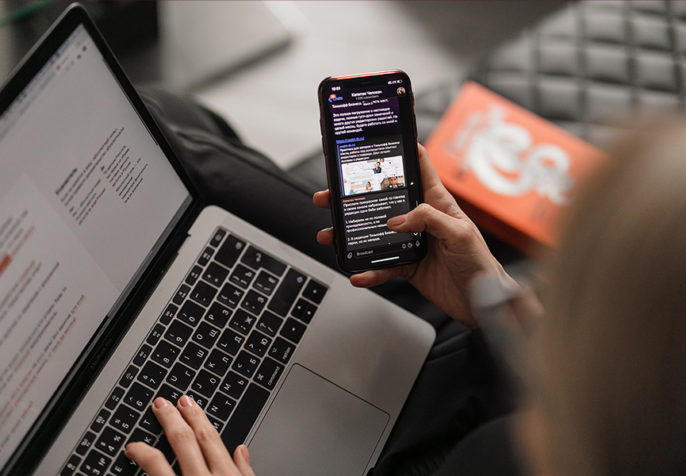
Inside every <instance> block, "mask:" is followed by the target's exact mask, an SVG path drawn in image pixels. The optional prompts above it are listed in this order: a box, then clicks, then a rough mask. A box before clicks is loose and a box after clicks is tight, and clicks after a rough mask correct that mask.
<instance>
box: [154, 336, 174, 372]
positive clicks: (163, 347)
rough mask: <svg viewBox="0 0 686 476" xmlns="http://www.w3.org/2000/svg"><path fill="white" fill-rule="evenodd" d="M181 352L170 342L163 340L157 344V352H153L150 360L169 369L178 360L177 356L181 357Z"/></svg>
mask: <svg viewBox="0 0 686 476" xmlns="http://www.w3.org/2000/svg"><path fill="white" fill-rule="evenodd" d="M179 352H180V350H179V348H178V347H176V346H173V345H171V344H170V343H169V342H167V341H164V340H163V341H160V343H159V344H157V347H155V350H153V351H152V355H151V356H150V358H151V359H152V360H154V361H155V362H157V363H158V364H160V365H163V366H165V367H167V368H169V367H171V364H172V363H173V362H174V360H175V359H176V356H177V355H179Z"/></svg>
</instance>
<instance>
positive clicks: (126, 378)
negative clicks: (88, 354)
mask: <svg viewBox="0 0 686 476" xmlns="http://www.w3.org/2000/svg"><path fill="white" fill-rule="evenodd" d="M326 291H327V288H326V287H325V286H324V285H322V284H321V283H319V282H317V281H315V280H314V279H311V278H309V277H308V276H306V275H305V274H304V273H301V272H300V271H298V270H296V269H295V268H292V267H289V266H288V265H286V264H285V263H282V262H281V261H279V260H277V259H275V258H273V257H272V256H270V255H268V254H266V253H264V252H263V251H261V250H259V249H258V248H255V247H253V246H252V245H250V244H248V243H247V242H246V241H245V240H242V239H241V238H238V237H237V236H235V235H233V234H230V233H228V232H227V231H226V230H225V229H223V228H218V229H217V230H216V231H215V233H214V234H213V235H212V237H211V239H210V240H209V241H208V243H207V245H206V247H205V249H204V250H203V252H202V253H201V254H200V257H199V258H198V259H197V260H196V263H195V264H194V265H193V266H192V268H191V270H190V272H189V273H188V274H187V276H186V278H185V280H184V282H183V284H181V285H180V286H179V288H178V289H177V291H176V293H175V295H174V296H173V297H172V299H171V301H170V302H169V303H168V305H167V307H166V309H165V310H164V312H163V313H162V314H161V315H160V317H159V319H158V321H157V322H156V323H155V325H154V326H153V328H152V330H151V331H150V333H149V334H148V336H147V337H146V339H145V340H144V342H143V343H142V344H141V346H140V347H139V349H138V351H137V352H136V354H135V356H134V357H133V359H132V360H131V362H129V365H128V366H127V368H126V370H125V371H124V373H123V374H122V375H121V377H120V378H119V381H118V384H117V385H115V386H114V388H113V389H112V390H111V392H110V394H109V397H108V398H107V399H106V400H105V401H104V402H103V404H102V406H101V408H100V410H99V411H98V412H97V413H96V416H95V418H94V419H93V420H92V421H91V423H90V425H89V427H88V429H87V430H86V431H85V432H84V434H83V436H82V437H81V439H80V441H79V443H78V444H77V445H76V447H75V448H74V450H73V454H72V455H71V457H70V458H69V459H68V461H67V462H66V464H65V465H64V467H63V468H62V471H61V473H60V474H62V475H72V474H85V475H92V476H103V475H117V476H119V475H134V474H137V473H139V472H140V469H139V468H138V467H137V466H136V465H135V464H134V463H133V462H131V461H130V460H129V459H128V458H126V457H125V456H124V452H123V451H124V446H125V445H126V444H127V443H128V442H130V441H145V442H146V443H148V444H150V445H153V446H155V447H157V448H158V449H160V450H161V451H162V453H163V454H164V455H165V456H166V458H167V460H168V461H169V462H170V464H172V467H173V468H174V469H175V471H176V472H177V473H179V472H180V471H179V469H178V465H177V464H176V462H175V458H174V453H173V451H172V449H171V446H170V445H169V442H168V441H167V439H166V437H165V436H164V434H163V432H162V427H161V426H160V425H159V423H158V422H157V419H156V418H155V416H154V414H153V413H152V410H151V408H150V406H151V403H152V401H153V400H154V399H155V398H156V397H158V396H162V397H164V398H166V399H167V400H169V401H171V402H173V403H176V401H177V400H178V399H179V398H180V397H181V396H182V395H184V394H186V395H189V396H191V397H192V398H193V399H194V400H195V402H196V403H197V404H198V405H200V406H201V407H202V408H204V409H205V411H206V413H207V416H208V418H209V419H210V421H211V422H212V424H213V425H214V426H215V427H216V428H217V430H218V431H219V433H220V435H221V437H222V440H223V441H224V443H225V445H226V446H227V448H228V449H229V450H230V451H231V452H232V453H233V449H234V448H235V447H236V446H238V445H239V444H241V443H242V442H243V441H244V440H245V437H246V436H247V434H248V432H249V431H250V428H252V426H253V424H254V422H255V420H256V419H257V416H258V415H259V413H260V411H261V410H262V408H263V407H264V404H265V403H266V402H267V400H268V398H269V395H270V393H271V391H272V390H273V389H274V387H275V385H276V383H277V382H278V380H279V377H281V375H282V374H283V371H284V368H285V366H286V364H287V363H288V361H289V360H290V358H291V356H292V355H293V352H294V351H295V349H296V347H297V345H298V343H299V342H300V340H301V338H302V336H303V334H304V333H305V331H306V330H307V325H308V324H309V323H310V322H311V320H312V318H313V317H314V315H315V313H316V311H317V307H318V305H319V304H320V303H321V301H322V298H323V297H324V294H325V293H326Z"/></svg>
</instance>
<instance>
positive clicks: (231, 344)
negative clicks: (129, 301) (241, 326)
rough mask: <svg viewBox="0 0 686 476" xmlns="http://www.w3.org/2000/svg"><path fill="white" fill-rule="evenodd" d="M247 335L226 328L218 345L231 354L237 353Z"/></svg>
mask: <svg viewBox="0 0 686 476" xmlns="http://www.w3.org/2000/svg"><path fill="white" fill-rule="evenodd" d="M244 340H245V337H243V336H242V335H240V334H238V333H236V332H234V331H232V330H231V329H225V330H224V332H223V333H222V336H221V337H220V338H219V340H218V341H217V347H219V348H220V349H222V350H224V351H226V352H228V353H229V354H231V355H236V352H238V349H240V348H241V344H243V341H244Z"/></svg>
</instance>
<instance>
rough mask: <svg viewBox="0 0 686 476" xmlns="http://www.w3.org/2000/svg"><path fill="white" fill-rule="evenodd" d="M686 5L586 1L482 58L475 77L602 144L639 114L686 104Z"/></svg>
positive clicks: (579, 135)
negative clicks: (620, 120)
mask: <svg viewBox="0 0 686 476" xmlns="http://www.w3.org/2000/svg"><path fill="white" fill-rule="evenodd" d="M685 54H686V3H684V2H678V1H676V2H671V1H645V2H629V1H584V2H577V3H570V4H569V5H567V6H566V7H565V8H563V9H562V10H560V11H558V12H556V13H554V14H552V15H550V16H549V17H547V18H545V19H544V20H543V21H541V22H540V23H538V24H537V25H534V26H533V27H531V28H529V29H527V30H526V31H524V32H523V33H522V34H521V35H520V36H519V37H517V38H516V39H514V40H512V41H510V42H508V43H506V44H504V45H502V46H500V47H499V48H497V49H496V50H494V51H493V52H492V53H491V54H490V55H488V56H487V57H485V58H483V60H482V61H480V62H479V64H478V65H477V67H476V68H475V69H474V71H473V72H472V74H471V75H470V76H471V78H472V79H475V80H476V81H478V82H480V83H482V84H484V85H485V86H487V87H489V88H490V89H492V90H494V91H496V92H498V93H500V94H502V95H503V96H505V97H507V98H509V99H511V100H513V101H515V102H517V103H519V104H520V105H522V106H524V107H525V108H527V109H529V110H531V111H533V112H535V113H536V114H539V115H540V116H542V117H544V118H546V119H548V120H550V121H552V122H555V123H557V124H558V125H560V126H561V127H563V128H565V129H566V130H568V131H569V132H571V133H572V134H574V135H576V136H578V137H581V138H583V139H585V140H587V141H589V142H591V143H595V144H599V145H602V144H604V143H606V141H607V140H612V139H614V138H616V136H617V135H618V134H621V133H622V129H621V128H620V127H618V126H617V125H613V124H612V122H613V121H614V120H615V119H617V118H623V117H626V116H628V115H629V114H632V113H634V112H635V111H638V112H641V113H656V112H657V113H662V112H663V111H674V110H675V109H677V108H680V107H682V105H683V103H684V77H683V76H684V71H686V69H685V66H686V61H685V57H684V55H685Z"/></svg>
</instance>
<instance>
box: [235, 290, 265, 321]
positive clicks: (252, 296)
mask: <svg viewBox="0 0 686 476" xmlns="http://www.w3.org/2000/svg"><path fill="white" fill-rule="evenodd" d="M266 303H267V298H266V297H264V296H262V295H261V294H260V293H258V292H257V291H253V290H252V289H251V290H250V291H248V294H247V295H246V296H245V299H243V302H242V303H241V307H242V308H243V309H246V310H248V311H250V312H252V313H253V314H255V315H257V316H259V315H260V313H261V312H262V309H264V305H265V304H266Z"/></svg>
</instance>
